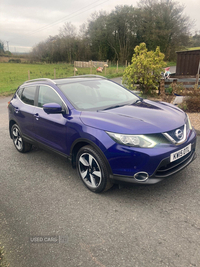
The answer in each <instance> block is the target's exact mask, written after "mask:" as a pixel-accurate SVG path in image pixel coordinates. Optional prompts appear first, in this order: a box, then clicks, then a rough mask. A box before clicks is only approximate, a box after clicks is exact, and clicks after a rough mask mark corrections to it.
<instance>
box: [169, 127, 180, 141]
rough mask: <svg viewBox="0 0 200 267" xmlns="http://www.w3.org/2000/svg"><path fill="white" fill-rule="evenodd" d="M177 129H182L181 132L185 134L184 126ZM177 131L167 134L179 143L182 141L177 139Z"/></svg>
mask: <svg viewBox="0 0 200 267" xmlns="http://www.w3.org/2000/svg"><path fill="white" fill-rule="evenodd" d="M177 129H180V130H181V131H182V133H183V132H184V125H183V126H181V127H179V128H177ZM177 129H174V130H172V131H169V132H167V134H169V135H170V136H171V137H172V138H173V139H174V140H175V141H176V142H179V141H180V139H178V138H177V137H176V135H175V132H176V130H177Z"/></svg>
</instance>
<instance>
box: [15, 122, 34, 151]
mask: <svg viewBox="0 0 200 267" xmlns="http://www.w3.org/2000/svg"><path fill="white" fill-rule="evenodd" d="M11 136H12V140H13V143H14V146H15V148H16V149H17V151H19V152H21V153H25V152H28V151H30V150H31V147H32V145H31V144H29V143H27V142H25V141H24V140H23V138H22V134H21V131H20V128H19V126H18V125H17V124H14V125H13V126H12V128H11Z"/></svg>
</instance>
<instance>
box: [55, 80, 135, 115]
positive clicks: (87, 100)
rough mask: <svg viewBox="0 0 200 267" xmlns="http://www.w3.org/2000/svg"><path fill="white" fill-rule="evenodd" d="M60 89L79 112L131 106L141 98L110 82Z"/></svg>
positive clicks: (101, 81)
mask: <svg viewBox="0 0 200 267" xmlns="http://www.w3.org/2000/svg"><path fill="white" fill-rule="evenodd" d="M59 88H60V89H61V90H62V92H63V93H64V94H65V96H66V97H67V98H68V100H69V101H70V102H71V104H72V105H73V106H74V107H75V108H76V109H78V110H104V109H111V108H116V107H119V106H123V105H129V104H132V103H134V102H136V101H137V100H139V97H137V96H136V95H134V94H132V93H131V92H129V91H128V90H126V89H125V88H123V87H122V86H120V85H118V84H115V83H113V82H111V81H108V80H97V79H95V80H92V81H91V80H89V81H88V80H87V81H79V82H73V83H67V84H60V85H59Z"/></svg>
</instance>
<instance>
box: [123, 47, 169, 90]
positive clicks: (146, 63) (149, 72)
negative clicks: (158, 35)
mask: <svg viewBox="0 0 200 267" xmlns="http://www.w3.org/2000/svg"><path fill="white" fill-rule="evenodd" d="M134 51H135V54H133V57H132V61H131V62H132V64H131V65H130V66H128V67H127V68H126V69H125V71H124V75H123V83H124V84H126V85H127V86H128V88H129V89H136V86H135V84H139V89H140V90H142V91H143V94H149V93H150V94H151V93H153V91H154V90H157V88H158V85H159V82H160V79H161V72H162V68H163V67H164V65H165V62H164V61H163V59H164V57H165V55H164V54H163V53H161V52H160V48H159V47H157V48H156V51H155V52H153V51H148V50H147V48H146V44H145V43H141V44H140V45H139V46H136V47H135V49H134Z"/></svg>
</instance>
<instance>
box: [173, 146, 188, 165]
mask: <svg viewBox="0 0 200 267" xmlns="http://www.w3.org/2000/svg"><path fill="white" fill-rule="evenodd" d="M190 151H191V144H189V145H188V146H186V147H184V148H182V149H180V150H178V151H176V152H174V153H172V154H171V155H170V162H173V161H175V160H177V159H180V158H182V157H183V156H185V155H186V154H188V153H190Z"/></svg>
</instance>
